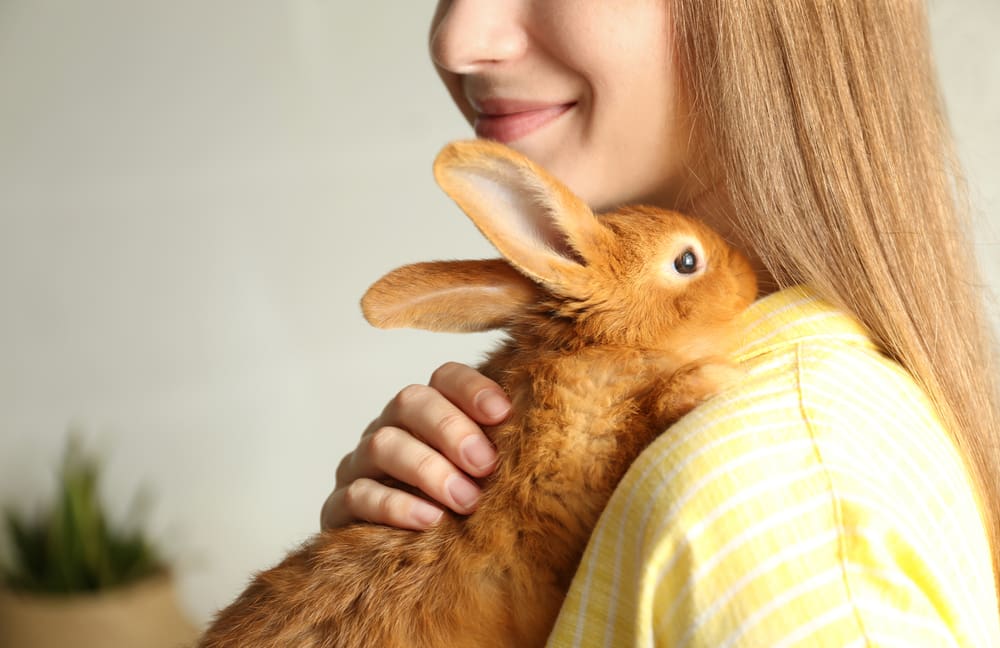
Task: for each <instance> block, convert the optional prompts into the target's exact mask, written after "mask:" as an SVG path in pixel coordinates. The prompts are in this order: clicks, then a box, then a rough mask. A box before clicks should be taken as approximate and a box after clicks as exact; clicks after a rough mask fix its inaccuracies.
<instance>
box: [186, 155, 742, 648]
mask: <svg viewBox="0 0 1000 648" xmlns="http://www.w3.org/2000/svg"><path fill="white" fill-rule="evenodd" d="M434 173H435V177H436V179H437V182H438V184H440V186H441V187H442V188H443V189H444V191H445V192H446V193H447V194H448V195H449V196H450V197H451V198H452V199H453V200H454V201H455V202H457V204H458V205H459V206H460V207H461V208H462V209H463V210H464V211H465V212H466V214H467V215H468V216H469V218H470V219H471V220H472V221H473V223H474V224H475V225H476V226H477V227H478V229H479V230H480V231H481V233H482V234H483V235H484V236H485V237H486V238H487V239H488V240H489V241H490V242H491V243H492V244H493V245H494V246H495V247H496V248H497V249H498V250H499V252H500V253H501V254H502V255H503V257H504V259H490V260H475V261H438V262H429V263H417V264H413V265H408V266H404V267H402V268H398V269H396V270H394V271H392V272H390V273H389V274H388V275H386V276H384V277H383V278H382V279H380V280H379V281H377V282H376V283H375V284H374V285H373V286H372V287H371V288H370V289H369V290H368V292H367V293H366V294H365V296H364V297H363V299H362V310H363V313H364V315H365V317H366V319H367V320H368V321H369V322H371V323H372V324H374V325H375V326H377V327H382V328H391V327H401V326H408V327H416V328H421V329H427V330H434V331H483V330H489V329H504V330H505V331H506V334H507V337H506V339H505V341H504V342H502V343H501V346H500V347H499V348H498V349H497V350H495V351H494V352H493V353H492V354H490V355H489V356H488V357H487V359H486V360H485V362H484V363H483V364H482V365H481V366H480V367H479V370H480V371H481V372H482V373H483V374H485V375H486V376H489V377H491V378H492V379H494V380H495V381H497V382H498V383H499V384H500V385H501V386H503V388H504V389H505V390H506V391H507V393H508V394H509V396H510V398H511V401H512V404H513V407H512V414H511V415H510V417H509V418H508V420H507V421H506V422H504V423H502V424H500V425H497V426H494V427H492V428H488V429H486V430H485V432H486V434H487V435H488V436H489V437H490V439H491V440H492V442H493V443H494V445H495V446H496V449H497V452H498V454H499V462H498V466H497V468H496V470H495V473H494V474H493V475H491V476H490V477H488V478H486V479H484V480H482V484H481V485H482V486H483V492H482V495H481V498H480V502H479V506H478V509H477V510H476V511H475V512H474V513H472V514H471V515H469V516H461V515H457V514H450V513H449V514H446V515H445V516H444V517H443V518H442V519H441V520H440V521H439V522H438V523H437V524H436V525H435V526H434V527H432V528H431V529H429V530H426V531H422V532H416V531H408V530H401V529H394V528H388V527H384V526H378V525H374V524H369V523H364V522H360V523H356V524H353V525H351V526H347V527H345V528H341V529H334V530H328V531H324V532H322V533H320V534H318V535H316V536H315V537H314V538H312V539H311V540H309V541H308V542H307V543H306V544H305V545H304V546H302V548H300V549H299V550H297V551H295V552H293V553H292V554H290V555H289V556H288V557H286V558H285V559H284V560H283V561H282V562H281V563H280V564H279V565H278V566H276V567H274V568H272V569H270V570H268V571H264V572H262V573H260V574H259V575H257V576H256V578H255V579H254V580H253V582H252V583H251V584H250V585H249V587H248V588H247V589H246V591H244V592H243V594H242V595H241V596H240V597H239V598H238V599H237V600H236V601H235V602H234V603H232V604H231V605H230V606H229V607H227V608H225V609H224V610H223V611H222V612H221V613H220V614H219V615H218V616H217V618H216V619H215V621H214V624H213V625H212V626H211V627H210V628H209V629H208V631H207V633H206V634H205V635H204V636H203V638H202V640H201V643H200V646H202V647H204V648H222V647H229V646H240V647H243V648H246V647H272V646H274V647H276V646H283V647H284V646H296V647H300V648H334V647H337V648H361V647H369V646H379V647H381V648H396V647H398V648H423V647H428V648H429V647H440V648H445V647H447V648H454V647H457V646H476V647H478V648H491V647H497V648H500V647H517V648H530V647H533V646H541V645H543V644H544V643H545V641H546V639H547V637H548V634H549V632H550V631H551V628H552V626H553V624H554V622H555V619H556V616H557V614H558V611H559V608H560V605H561V603H562V601H563V599H564V597H565V594H566V591H567V589H568V587H569V584H570V580H571V579H572V577H573V573H574V571H575V569H576V567H577V565H578V563H579V561H580V559H581V557H582V554H583V551H584V548H585V546H586V544H587V540H588V538H589V536H590V533H591V530H592V528H593V527H594V525H595V524H596V522H597V519H598V516H599V515H600V513H601V511H602V509H603V508H604V506H605V505H606V503H607V501H608V499H609V498H610V496H611V492H612V490H613V489H614V488H615V485H616V484H617V483H618V481H619V480H620V479H621V478H622V476H623V475H624V473H625V470H626V469H627V468H628V467H629V464H630V463H631V462H632V461H633V460H634V459H635V457H636V456H637V455H638V454H639V453H640V452H641V451H642V450H643V448H645V447H646V446H647V445H648V444H649V443H650V442H651V441H652V440H653V439H654V438H655V437H657V436H658V435H659V434H660V433H662V432H663V431H664V430H665V429H667V427H668V426H669V425H670V424H671V423H673V422H674V421H676V420H677V419H678V418H680V417H681V416H683V415H684V414H685V413H687V412H688V411H690V410H691V409H692V408H693V407H695V406H696V405H698V404H699V403H700V402H702V401H704V400H706V399H707V398H709V397H711V396H712V395H713V394H715V393H717V391H718V390H720V389H722V388H723V387H725V386H726V385H727V384H730V383H731V382H732V381H733V380H738V377H739V372H738V370H736V369H735V367H734V365H733V364H732V363H731V361H730V360H728V359H727V354H728V353H729V351H731V350H732V346H733V345H734V344H735V343H736V341H737V339H738V335H739V333H738V330H737V325H736V320H737V316H738V315H739V314H740V313H741V312H742V311H743V310H744V309H745V308H746V307H747V306H748V305H749V304H750V303H751V302H752V301H753V299H754V298H755V296H756V292H757V285H756V280H755V277H754V272H753V271H752V269H751V267H750V264H749V262H748V261H747V259H746V258H745V257H744V256H742V255H741V254H740V253H739V252H737V251H736V250H734V249H733V248H731V247H729V246H728V245H727V244H726V243H725V242H724V241H723V240H722V238H720V237H719V236H718V235H716V234H715V233H714V232H712V231H711V230H710V229H709V228H708V227H707V226H705V225H703V224H701V223H699V222H698V221H696V220H692V219H690V218H687V217H685V216H682V215H680V214H677V213H674V212H667V211H663V210H660V209H654V208H650V207H635V206H632V207H623V208H620V209H617V210H615V211H611V212H609V213H605V214H603V215H601V216H596V215H595V214H594V213H593V212H592V211H591V210H590V209H589V208H588V207H587V205H586V204H585V203H584V202H583V201H582V200H581V199H580V198H578V197H577V196H575V195H574V194H573V193H571V192H570V191H569V190H568V189H567V188H566V187H564V186H563V185H562V184H561V183H560V182H558V181H557V180H556V179H554V178H553V177H552V176H550V175H549V174H548V173H547V172H546V171H544V170H543V169H541V168H540V167H538V166H536V165H535V164H533V163H532V162H531V161H529V160H528V159H527V158H525V157H523V156H522V155H520V154H518V153H516V152H515V151H513V150H511V149H509V148H507V147H506V146H503V145H501V144H498V143H495V142H490V141H483V140H477V141H471V142H455V143H452V144H450V145H448V146H447V147H446V148H445V149H444V150H443V151H442V152H441V153H440V154H439V156H438V157H437V160H436V161H435V165H434Z"/></svg>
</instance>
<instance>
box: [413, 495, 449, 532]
mask: <svg viewBox="0 0 1000 648" xmlns="http://www.w3.org/2000/svg"><path fill="white" fill-rule="evenodd" d="M443 514H444V511H442V510H441V509H439V508H437V507H436V506H431V505H430V504H428V503H427V502H424V501H422V500H420V501H417V502H414V503H413V506H412V507H411V508H410V515H412V516H413V519H414V520H416V521H417V522H418V523H420V524H421V525H423V526H434V525H435V524H437V522H438V520H440V519H441V516H442V515H443Z"/></svg>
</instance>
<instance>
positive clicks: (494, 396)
mask: <svg viewBox="0 0 1000 648" xmlns="http://www.w3.org/2000/svg"><path fill="white" fill-rule="evenodd" d="M476 407H478V408H479V411H480V412H482V413H483V414H485V415H486V416H487V417H489V418H491V419H494V420H496V419H500V418H503V417H505V416H507V413H508V412H510V401H508V400H507V397H506V396H504V395H502V394H499V393H497V392H496V391H494V390H492V389H486V390H483V391H481V392H479V394H477V395H476Z"/></svg>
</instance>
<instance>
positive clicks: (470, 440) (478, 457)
mask: <svg viewBox="0 0 1000 648" xmlns="http://www.w3.org/2000/svg"><path fill="white" fill-rule="evenodd" d="M458 451H459V452H460V453H462V458H463V459H465V460H466V461H467V462H468V463H469V465H470V466H472V467H473V468H476V469H478V470H485V469H487V468H489V467H490V466H492V465H493V464H494V463H496V460H497V451H496V450H494V449H493V446H491V445H490V442H489V441H487V440H486V439H484V438H483V437H481V436H479V435H472V436H469V437H466V438H465V439H464V440H463V441H462V443H461V444H460V445H459V446H458Z"/></svg>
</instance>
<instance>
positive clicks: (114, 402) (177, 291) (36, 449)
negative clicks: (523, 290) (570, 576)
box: [0, 0, 1000, 623]
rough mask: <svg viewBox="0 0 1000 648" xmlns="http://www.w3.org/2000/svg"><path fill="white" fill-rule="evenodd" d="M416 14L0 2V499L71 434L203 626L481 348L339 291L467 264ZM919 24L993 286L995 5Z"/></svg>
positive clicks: (98, 0)
mask: <svg viewBox="0 0 1000 648" xmlns="http://www.w3.org/2000/svg"><path fill="white" fill-rule="evenodd" d="M433 5H434V3H433V2H430V1H429V0H428V1H424V2H401V1H400V0H366V1H365V2H349V1H347V0H173V1H172V2H169V3H168V2H149V1H139V0H89V2H76V1H72V0H0V309H2V310H0V507H4V506H13V507H15V508H17V509H19V510H25V511H30V510H32V508H33V507H37V506H40V505H41V504H42V503H44V502H45V501H46V500H47V499H48V498H51V496H52V495H53V491H54V488H55V485H54V477H53V475H54V472H55V468H56V466H57V465H58V462H59V457H60V453H61V452H62V448H63V446H64V443H65V439H66V434H67V430H68V429H70V428H75V429H77V430H79V431H80V432H81V434H82V436H83V438H84V439H85V440H86V441H87V443H88V444H89V445H90V446H92V447H96V448H97V449H98V450H99V451H100V454H101V455H102V457H104V458H105V471H104V475H103V480H104V481H103V483H102V492H103V494H104V495H105V499H106V500H107V502H108V506H109V508H110V509H111V511H112V514H113V515H124V512H125V511H126V509H127V508H128V507H129V503H130V501H131V500H132V498H133V496H134V494H135V492H136V491H137V490H138V489H140V488H146V489H147V490H149V491H150V492H151V494H152V499H153V506H152V507H151V508H150V510H149V514H148V518H147V527H148V528H149V530H150V534H151V535H152V536H153V537H154V539H155V540H156V541H157V542H158V544H159V545H160V546H161V547H162V548H163V550H164V551H165V553H166V554H167V557H168V559H169V560H170V562H171V563H172V564H173V566H174V570H175V572H176V574H177V577H178V591H179V594H180V599H181V606H182V608H183V610H184V612H185V613H186V614H187V615H188V616H189V617H190V618H191V619H192V620H194V622H195V623H203V622H205V621H206V620H207V619H208V617H209V616H210V614H211V613H212V612H213V611H214V610H215V609H216V608H217V607H219V606H221V605H223V604H225V603H227V602H228V601H229V600H230V599H231V598H233V597H234V596H235V595H236V594H237V593H238V592H239V591H240V590H241V589H242V588H243V586H244V585H245V584H246V582H247V579H248V577H249V575H250V573H251V572H252V571H254V570H257V569H261V568H263V567H266V566H268V565H270V564H273V563H274V562H276V561H277V560H278V559H279V558H280V557H281V556H282V555H283V554H284V552H285V551H287V550H288V549H290V548H292V547H294V546H295V545H296V544H297V543H298V542H300V541H302V540H303V539H304V538H305V537H306V536H307V535H308V534H310V533H312V532H314V531H316V530H317V528H318V524H319V521H318V518H319V510H320V506H321V504H322V502H323V499H324V498H325V496H326V494H327V493H328V492H329V490H330V489H331V487H332V485H333V478H334V469H335V467H336V465H337V462H338V460H339V459H340V457H341V456H342V455H343V454H344V453H346V452H348V451H349V450H350V449H352V448H353V446H354V444H355V442H356V440H357V438H358V436H359V434H360V433H361V431H362V430H363V429H364V427H365V426H366V425H367V423H368V422H369V421H370V420H371V419H372V418H373V417H374V416H375V415H376V414H377V413H378V412H379V411H380V410H381V408H382V406H383V405H384V404H385V402H386V400H387V399H388V398H389V397H390V396H392V395H393V394H394V393H395V392H396V391H397V390H398V389H399V388H401V387H403V386H405V385H406V384H408V383H412V382H424V381H426V380H427V378H428V377H429V374H430V372H431V370H432V369H433V368H435V367H436V366H438V365H439V364H441V363H442V362H444V361H446V360H460V361H465V362H476V361H477V360H478V359H479V358H480V357H481V355H482V353H483V351H484V350H485V349H487V348H488V347H489V346H490V343H491V338H490V336H487V335H472V336H454V335H435V334H430V333H420V332H406V331H393V332H378V331H376V330H374V329H372V328H370V327H369V326H368V325H367V324H366V323H365V322H364V321H363V319H362V318H361V315H360V312H359V309H358V306H357V303H358V299H359V298H360V296H361V294H362V293H363V292H364V290H365V289H366V287H367V286H368V285H369V284H370V283H371V282H372V281H374V280H375V279H376V278H378V277H379V276H380V275H381V274H382V273H383V272H385V271H386V270H388V269H390V268H392V267H395V266H397V265H400V264H402V263H405V262H409V261H416V260H425V259H432V258H460V257H472V256H486V255H490V254H491V250H490V248H489V247H488V245H487V244H486V243H485V242H484V241H483V240H482V239H481V238H480V237H479V235H478V234H477V233H476V232H475V230H474V228H473V227H472V226H471V224H469V223H468V222H467V221H466V220H465V219H464V218H462V217H460V215H459V212H458V210H457V209H456V208H455V207H454V206H453V205H452V204H451V203H450V202H449V201H448V200H447V199H446V198H445V197H444V195H443V194H442V193H440V191H439V190H438V189H437V188H436V186H435V185H434V183H433V180H432V177H431V174H430V164H431V161H432V160H433V157H434V155H435V153H436V152H437V151H438V149H439V148H440V147H441V146H442V145H443V144H444V143H445V142H447V141H448V140H450V139H456V138H463V137H468V136H469V135H470V131H469V128H468V127H467V126H466V125H465V123H464V122H463V121H462V119H461V117H460V115H459V113H458V111H457V110H456V109H455V108H454V107H453V106H452V105H451V103H450V100H449V99H448V97H447V94H446V93H445V91H444V90H443V88H442V87H441V86H440V84H439V82H438V80H437V77H436V75H435V73H434V71H433V68H432V67H431V65H430V63H429V60H428V57H427V55H426V32H427V25H428V22H429V20H430V17H431V13H432V11H433ZM931 19H932V29H933V37H934V45H935V50H936V51H935V54H936V57H937V62H938V67H939V72H940V75H941V79H942V85H943V88H944V92H945V95H946V99H947V103H948V109H949V115H950V119H951V121H952V123H953V127H954V130H955V133H956V136H957V140H958V145H959V150H960V154H961V157H962V160H963V162H964V163H965V166H966V171H967V174H968V180H969V185H970V189H971V197H972V201H973V205H974V208H975V216H976V228H977V230H976V232H977V252H978V254H979V256H980V262H981V264H982V265H983V267H984V270H985V272H986V276H987V280H988V282H989V283H990V284H991V285H992V286H994V287H1000V247H998V241H1000V236H998V233H997V231H998V228H997V226H996V218H997V216H998V215H1000V49H998V48H997V47H995V45H994V40H993V39H994V38H995V34H996V32H997V30H998V28H1000V4H998V3H997V2H996V0H957V1H955V0H952V1H949V2H945V1H943V0H938V1H936V2H932V3H931ZM915 218H918V215H915ZM927 264H928V266H927V271H928V272H933V271H934V260H933V259H928V260H927ZM994 312H996V311H995V310H994ZM0 537H2V536H0ZM9 551H10V548H9V546H7V543H6V540H0V557H2V556H3V555H5V554H6V553H9Z"/></svg>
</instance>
